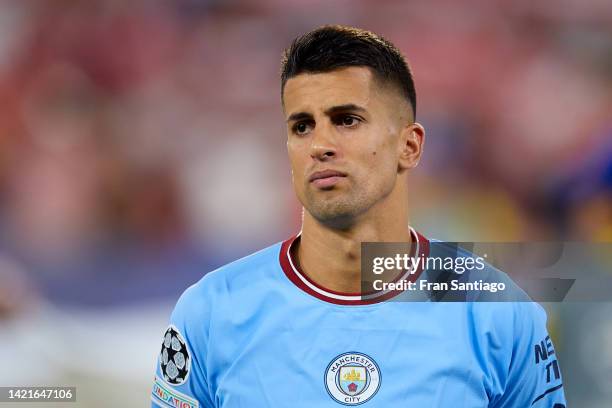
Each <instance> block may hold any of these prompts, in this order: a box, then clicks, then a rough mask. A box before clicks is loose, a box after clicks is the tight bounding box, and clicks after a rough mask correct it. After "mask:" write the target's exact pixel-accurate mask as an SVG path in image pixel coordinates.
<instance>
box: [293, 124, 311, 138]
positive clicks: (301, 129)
mask: <svg viewBox="0 0 612 408" xmlns="http://www.w3.org/2000/svg"><path fill="white" fill-rule="evenodd" d="M309 130H310V126H309V125H308V123H306V122H299V123H296V124H295V125H294V126H293V131H294V132H295V133H296V134H298V135H305V134H306V133H308V131H309Z"/></svg>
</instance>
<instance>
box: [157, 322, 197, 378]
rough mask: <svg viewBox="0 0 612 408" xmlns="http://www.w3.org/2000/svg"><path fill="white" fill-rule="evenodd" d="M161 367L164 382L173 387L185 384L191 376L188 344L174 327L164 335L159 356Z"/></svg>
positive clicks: (169, 328)
mask: <svg viewBox="0 0 612 408" xmlns="http://www.w3.org/2000/svg"><path fill="white" fill-rule="evenodd" d="M159 367H160V369H161V372H162V376H163V377H164V380H166V382H168V383H169V384H172V385H180V384H182V383H184V382H185V381H186V380H187V376H188V375H189V370H190V368H191V356H190V355H189V350H188V349H187V344H186V343H185V339H183V336H182V335H181V333H180V332H179V331H178V329H177V328H176V327H174V326H172V325H171V326H170V327H168V330H166V333H165V334H164V339H163V341H162V346H161V351H160V354H159Z"/></svg>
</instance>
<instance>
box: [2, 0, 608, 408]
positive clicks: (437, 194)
mask: <svg viewBox="0 0 612 408" xmlns="http://www.w3.org/2000/svg"><path fill="white" fill-rule="evenodd" d="M328 23H338V24H348V25H355V26H358V27H362V28H366V29H370V30H372V31H375V32H377V33H379V34H382V35H383V36H385V37H386V38H387V39H389V40H390V41H392V42H393V43H395V44H396V45H397V46H398V47H399V48H400V49H401V50H402V51H403V52H404V54H405V55H406V56H407V58H408V60H409V62H410V64H411V65H412V68H413V71H414V76H415V80H416V86H417V94H418V108H417V120H418V121H419V122H420V123H422V124H423V125H424V126H425V128H426V129H427V141H426V146H425V156H424V159H423V161H422V162H421V166H420V167H419V168H418V169H417V170H416V171H415V172H414V174H413V176H412V179H411V184H412V185H411V191H412V192H413V194H414V197H413V198H412V199H411V201H412V203H413V204H412V220H413V222H412V224H413V226H415V228H417V230H419V231H420V232H421V233H423V234H424V235H425V236H428V237H432V238H437V239H444V240H452V241H471V240H474V241H538V240H575V241H600V242H601V241H612V137H611V136H612V2H610V1H607V0H582V1H578V0H557V1H552V0H550V1H537V2H536V1H531V0H494V1H492V0H469V1H463V2H460V3H459V2H455V1H450V0H447V1H437V2H428V1H399V0H382V1H376V2H374V1H364V0H362V1H348V0H344V1H334V2H329V1H321V0H309V1H306V0H293V1H282V2H281V1H278V0H257V1H255V0H174V1H171V2H169V1H161V0H147V1H144V0H143V1H130V2H125V1H119V0H105V1H97V2H87V1H77V0H54V1H39V0H15V1H10V0H7V1H2V2H0V361H2V364H1V367H2V368H1V369H0V385H1V386H25V385H76V386H77V387H78V391H77V399H78V401H79V402H78V403H77V404H72V405H71V406H83V407H108V406H117V407H119V406H121V407H123V406H125V407H132V406H147V405H148V404H149V402H148V401H149V393H150V389H151V384H152V378H153V375H154V365H155V360H156V357H157V353H158V352H159V348H160V342H161V336H162V334H163V331H164V329H165V327H166V325H167V321H168V318H169V314H170V311H171V309H172V307H173V304H174V302H175V301H176V300H177V298H178V296H179V295H180V293H181V292H182V291H183V290H184V289H185V288H186V287H187V286H189V285H191V284H192V283H194V282H195V281H197V280H199V279H200V277H201V276H202V275H203V274H205V273H207V272H209V271H211V270H213V269H215V268H216V267H218V266H220V265H222V264H224V263H226V262H228V261H231V260H233V259H236V258H238V257H242V256H244V255H247V254H249V253H251V252H253V251H255V250H257V249H260V248H263V247H265V246H268V245H270V244H272V243H274V242H277V241H281V240H284V239H286V238H287V237H289V236H290V235H291V234H293V233H295V232H296V231H297V230H298V229H299V225H300V214H301V208H300V206H299V203H298V202H297V200H296V199H295V197H294V194H293V190H292V186H291V180H290V171H289V163H288V160H287V158H286V149H285V139H286V133H285V132H286V130H285V125H284V120H283V115H282V112H281V108H280V95H279V92H280V91H279V77H278V73H279V60H280V56H281V52H282V50H283V49H284V48H285V47H286V46H287V45H288V44H289V43H290V41H291V40H292V39H293V38H294V37H295V36H296V35H298V34H300V33H303V32H305V31H308V30H310V29H312V28H314V27H316V26H319V25H322V24H328ZM545 306H546V307H547V309H548V312H549V329H550V331H551V334H552V336H553V338H554V339H555V341H556V343H557V352H558V355H559V359H560V363H561V367H562V370H563V374H564V376H565V389H566V395H567V398H568V402H569V406H576V407H584V408H590V407H610V406H612V351H611V350H612V304H609V303H573V304H566V303H562V304H547V305H545ZM587 333H588V334H587ZM19 406H20V407H25V406H26V405H25V404H20V405H19ZM34 406H38V407H40V406H41V405H40V404H37V405H34Z"/></svg>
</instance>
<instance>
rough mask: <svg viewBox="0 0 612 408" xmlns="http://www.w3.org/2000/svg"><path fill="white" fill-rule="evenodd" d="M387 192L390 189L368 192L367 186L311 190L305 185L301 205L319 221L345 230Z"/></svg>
mask: <svg viewBox="0 0 612 408" xmlns="http://www.w3.org/2000/svg"><path fill="white" fill-rule="evenodd" d="M389 193H390V191H388V192H387V191H380V192H377V193H376V192H371V191H370V192H368V190H367V188H359V189H356V190H355V189H353V188H351V189H350V190H349V191H333V190H331V191H313V190H311V189H309V188H308V187H307V188H306V190H305V202H303V203H302V205H303V206H304V209H305V210H306V211H308V213H309V214H310V215H311V216H312V217H313V218H314V219H315V220H317V221H318V222H319V223H321V224H323V225H326V226H328V227H330V228H333V229H338V230H347V229H349V228H351V227H352V226H353V225H354V224H355V223H356V221H357V220H358V218H359V216H360V215H362V214H364V213H366V212H367V211H368V210H369V209H370V208H372V207H373V206H374V205H375V204H376V203H377V202H378V201H379V200H380V199H381V197H382V198H384V197H386V196H387V195H388V194H389Z"/></svg>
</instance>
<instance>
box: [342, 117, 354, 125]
mask: <svg viewBox="0 0 612 408" xmlns="http://www.w3.org/2000/svg"><path fill="white" fill-rule="evenodd" d="M342 124H343V125H344V126H349V127H350V126H353V125H356V124H357V119H355V118H354V117H352V116H345V117H344V118H342Z"/></svg>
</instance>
